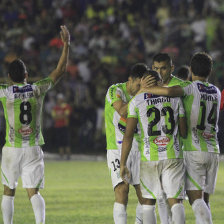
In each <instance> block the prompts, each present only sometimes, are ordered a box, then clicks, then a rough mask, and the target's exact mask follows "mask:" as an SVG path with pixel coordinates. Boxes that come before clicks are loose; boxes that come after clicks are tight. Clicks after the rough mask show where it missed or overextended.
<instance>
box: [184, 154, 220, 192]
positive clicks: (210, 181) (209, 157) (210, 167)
mask: <svg viewBox="0 0 224 224" xmlns="http://www.w3.org/2000/svg"><path fill="white" fill-rule="evenodd" d="M184 163H185V166H186V171H187V180H186V190H203V191H204V192H206V193H208V194H213V193H214V191H215V184H216V178H217V171H218V166H219V154H217V153H210V152H198V151H184Z"/></svg>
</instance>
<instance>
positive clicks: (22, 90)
mask: <svg viewBox="0 0 224 224" xmlns="http://www.w3.org/2000/svg"><path fill="white" fill-rule="evenodd" d="M12 91H13V93H26V92H32V91H33V88H32V86H31V85H26V86H22V87H19V86H13V89H12Z"/></svg>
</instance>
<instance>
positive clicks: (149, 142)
mask: <svg viewBox="0 0 224 224" xmlns="http://www.w3.org/2000/svg"><path fill="white" fill-rule="evenodd" d="M184 116H185V111H184V108H183V104H182V101H181V99H180V98H179V97H175V98H171V97H163V96H157V95H152V94H148V93H141V94H139V95H137V96H135V97H134V98H133V99H132V100H131V101H130V103H129V106H128V118H131V117H134V118H137V119H138V122H139V126H140V130H141V134H140V152H141V160H142V161H158V160H164V159H175V158H183V152H182V149H181V147H180V136H179V131H178V123H179V117H184Z"/></svg>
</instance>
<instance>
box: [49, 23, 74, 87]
mask: <svg viewBox="0 0 224 224" xmlns="http://www.w3.org/2000/svg"><path fill="white" fill-rule="evenodd" d="M60 35H61V40H62V42H63V44H64V46H63V50H62V54H61V57H60V59H59V61H58V65H57V67H56V69H55V70H54V71H52V72H51V74H50V75H49V77H50V78H51V79H52V81H53V82H54V83H55V82H57V81H58V80H59V79H60V78H61V77H62V76H63V74H64V73H65V71H66V66H67V62H68V56H69V45H70V34H69V31H68V29H67V27H66V26H61V32H60Z"/></svg>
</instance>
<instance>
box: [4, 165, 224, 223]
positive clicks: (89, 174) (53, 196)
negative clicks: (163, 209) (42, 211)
mask: <svg viewBox="0 0 224 224" xmlns="http://www.w3.org/2000/svg"><path fill="white" fill-rule="evenodd" d="M45 166H46V167H45V189H44V190H42V191H41V194H42V195H43V197H44V198H45V202H46V223H48V224H57V223H60V224H62V223H63V224H112V223H113V218H112V208H113V200H114V195H113V190H112V186H111V181H110V178H109V173H108V169H107V165H106V162H84V161H83V162H81V161H80V162H77V161H69V162H46V163H45ZM223 177H224V162H221V164H220V169H219V173H218V181H217V185H216V192H215V194H214V195H213V196H212V197H211V208H212V214H213V223H214V224H223V223H224V178H223ZM0 193H1V194H2V188H1V190H0ZM136 204H137V199H136V197H135V193H134V190H133V188H131V189H130V197H129V204H128V208H127V212H128V224H129V223H130V224H134V219H135V207H136ZM185 212H186V218H187V220H186V223H187V224H193V223H195V222H194V216H193V213H192V210H191V207H190V206H189V205H188V202H185ZM0 223H2V215H1V214H0ZM31 223H35V221H34V215H33V211H32V208H31V204H30V202H29V200H28V198H27V196H26V192H25V191H24V189H22V187H21V182H19V186H18V188H17V193H16V198H15V214H14V224H31ZM158 223H159V221H158Z"/></svg>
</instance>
